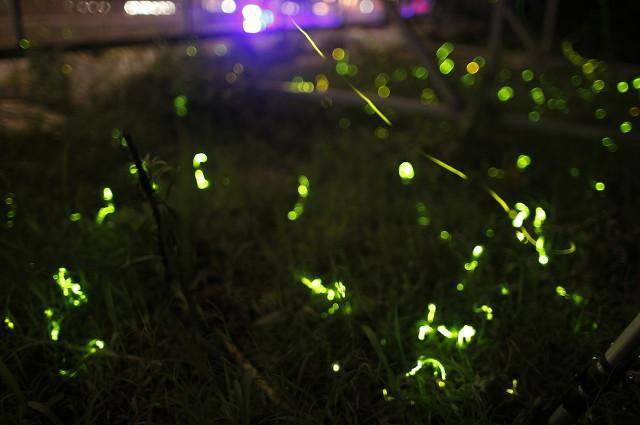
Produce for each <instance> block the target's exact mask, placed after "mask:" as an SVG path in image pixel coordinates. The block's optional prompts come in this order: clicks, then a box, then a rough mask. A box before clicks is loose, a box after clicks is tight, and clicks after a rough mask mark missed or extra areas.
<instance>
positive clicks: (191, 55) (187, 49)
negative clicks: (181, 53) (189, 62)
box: [185, 46, 198, 57]
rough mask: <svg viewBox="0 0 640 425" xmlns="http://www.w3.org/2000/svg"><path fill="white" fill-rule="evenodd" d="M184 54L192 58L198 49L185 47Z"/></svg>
mask: <svg viewBox="0 0 640 425" xmlns="http://www.w3.org/2000/svg"><path fill="white" fill-rule="evenodd" d="M185 52H186V53H187V56H189V57H194V56H195V55H197V54H198V48H197V47H196V46H187V48H186V49H185Z"/></svg>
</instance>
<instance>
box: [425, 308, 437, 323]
mask: <svg viewBox="0 0 640 425" xmlns="http://www.w3.org/2000/svg"><path fill="white" fill-rule="evenodd" d="M435 318H436V305H435V304H433V303H430V304H429V305H428V306H427V323H433V321H434V320H435Z"/></svg>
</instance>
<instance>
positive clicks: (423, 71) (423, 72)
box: [413, 66, 429, 80]
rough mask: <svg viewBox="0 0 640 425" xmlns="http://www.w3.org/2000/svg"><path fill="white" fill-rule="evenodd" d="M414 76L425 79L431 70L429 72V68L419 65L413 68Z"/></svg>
mask: <svg viewBox="0 0 640 425" xmlns="http://www.w3.org/2000/svg"><path fill="white" fill-rule="evenodd" d="M413 76H414V77H416V78H417V79H418V80H424V79H426V78H427V77H428V76H429V72H427V68H425V67H424V66H417V67H415V68H413Z"/></svg>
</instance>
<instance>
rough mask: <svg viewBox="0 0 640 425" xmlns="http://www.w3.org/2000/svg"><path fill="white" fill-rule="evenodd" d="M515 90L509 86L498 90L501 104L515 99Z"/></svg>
mask: <svg viewBox="0 0 640 425" xmlns="http://www.w3.org/2000/svg"><path fill="white" fill-rule="evenodd" d="M513 94H514V93H513V89H512V88H511V87H509V86H502V87H500V89H499V90H498V93H497V96H498V99H499V100H500V101H501V102H506V101H508V100H510V99H511V98H513Z"/></svg>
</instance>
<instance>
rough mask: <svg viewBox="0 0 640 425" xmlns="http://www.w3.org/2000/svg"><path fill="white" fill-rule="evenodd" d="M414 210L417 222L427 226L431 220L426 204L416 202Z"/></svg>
mask: <svg viewBox="0 0 640 425" xmlns="http://www.w3.org/2000/svg"><path fill="white" fill-rule="evenodd" d="M416 211H417V212H418V224H419V225H420V226H428V225H429V223H430V222H431V220H430V219H429V216H428V214H427V206H426V205H425V204H423V203H422V202H417V203H416Z"/></svg>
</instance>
